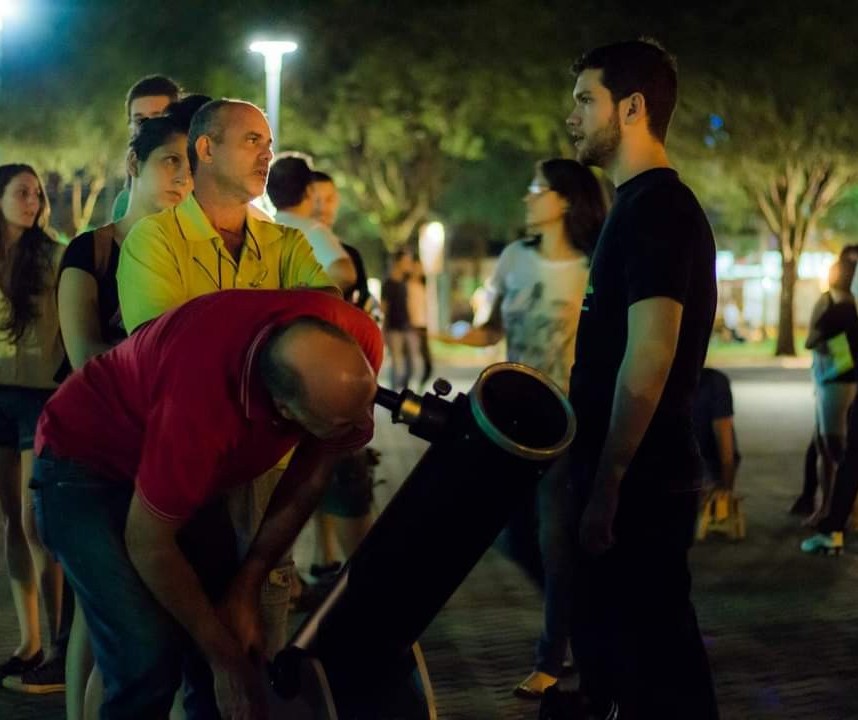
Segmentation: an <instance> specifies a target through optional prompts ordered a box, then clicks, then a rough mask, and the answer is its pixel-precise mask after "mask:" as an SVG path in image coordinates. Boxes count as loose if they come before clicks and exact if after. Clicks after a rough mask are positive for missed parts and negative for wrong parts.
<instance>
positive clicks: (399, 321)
mask: <svg viewBox="0 0 858 720" xmlns="http://www.w3.org/2000/svg"><path fill="white" fill-rule="evenodd" d="M381 299H382V300H383V301H384V302H385V303H387V310H386V311H385V314H384V329H385V330H407V329H408V327H409V323H408V286H407V285H406V284H405V282H402V281H400V280H393V279H391V278H388V279H387V280H385V281H384V283H383V284H382V286H381Z"/></svg>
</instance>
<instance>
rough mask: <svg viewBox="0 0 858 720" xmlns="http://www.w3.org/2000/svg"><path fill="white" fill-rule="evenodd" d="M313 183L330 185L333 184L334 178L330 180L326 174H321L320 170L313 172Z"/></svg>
mask: <svg viewBox="0 0 858 720" xmlns="http://www.w3.org/2000/svg"><path fill="white" fill-rule="evenodd" d="M313 182H314V183H317V182H329V183H331V185H333V184H334V178H332V177H331V176H330V175H328V173H326V172H322V171H321V170H313Z"/></svg>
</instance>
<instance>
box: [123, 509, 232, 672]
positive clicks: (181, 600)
mask: <svg viewBox="0 0 858 720" xmlns="http://www.w3.org/2000/svg"><path fill="white" fill-rule="evenodd" d="M179 529H180V525H179V524H178V523H176V522H170V521H166V520H163V519H161V518H159V517H158V516H157V515H155V514H154V513H153V512H152V511H151V510H149V508H148V507H147V506H146V504H145V502H144V501H143V500H142V499H141V497H140V495H139V494H138V493H137V492H135V493H134V496H133V498H132V499H131V507H130V508H129V510H128V519H127V521H126V525H125V544H126V546H127V548H128V556H129V558H130V559H131V562H132V564H133V565H134V567H135V568H136V570H137V572H138V573H139V574H140V577H141V578H142V579H143V582H144V583H145V584H146V586H147V587H148V588H149V589H150V590H151V591H152V594H153V595H154V596H155V598H156V599H157V600H158V602H160V603H161V604H162V605H163V606H164V607H165V608H166V609H167V610H168V611H169V612H170V614H171V615H172V616H173V617H175V618H176V620H178V621H179V623H180V624H181V625H182V627H184V628H185V629H186V630H187V631H188V633H189V634H190V636H191V637H192V638H193V639H194V642H195V643H196V644H197V645H198V646H199V648H200V649H201V650H202V652H203V654H204V655H205V656H206V658H208V659H209V661H210V662H211V661H213V660H216V659H218V658H225V657H232V656H237V655H240V654H241V648H240V646H239V644H238V642H237V640H236V639H235V638H234V637H233V636H232V635H231V634H230V633H229V631H228V630H227V628H226V626H225V625H224V624H223V623H222V622H221V621H220V620H219V619H218V616H217V613H216V612H215V609H214V606H213V605H212V604H211V603H210V602H209V600H208V598H207V597H206V594H205V592H204V591H203V588H202V585H201V584H200V581H199V578H198V577H197V574H196V573H195V572H194V570H193V568H192V567H191V565H190V563H189V562H188V560H187V559H186V558H185V556H184V554H183V553H182V551H181V550H180V549H179V546H178V544H177V543H176V533H177V532H178V531H179Z"/></svg>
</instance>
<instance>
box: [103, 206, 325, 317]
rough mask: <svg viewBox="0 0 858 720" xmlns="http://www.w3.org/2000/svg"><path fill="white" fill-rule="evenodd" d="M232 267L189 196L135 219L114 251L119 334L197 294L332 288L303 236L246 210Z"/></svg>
mask: <svg viewBox="0 0 858 720" xmlns="http://www.w3.org/2000/svg"><path fill="white" fill-rule="evenodd" d="M246 228H247V230H246V234H245V238H244V244H243V245H242V248H241V254H240V256H239V260H238V262H237V263H236V262H235V260H234V258H233V256H232V255H231V254H230V252H229V250H227V248H226V245H225V244H224V242H223V239H222V238H221V236H220V235H219V234H218V233H217V231H216V230H215V229H214V227H213V226H212V224H211V222H210V221H209V219H208V218H207V217H206V215H205V213H204V212H203V209H202V208H201V207H200V205H199V203H198V202H197V200H196V198H195V197H194V195H193V193H191V194H190V195H188V197H187V198H185V200H184V201H183V202H182V203H180V204H179V205H177V206H176V207H174V208H171V209H168V210H162V211H161V212H159V213H157V214H155V215H150V216H148V217H145V218H143V219H142V220H139V221H138V222H137V223H136V224H135V225H134V227H133V228H131V232H129V233H128V236H127V237H126V238H125V240H124V242H123V243H122V250H121V252H120V254H119V270H118V271H117V283H118V285H119V306H120V310H121V312H122V320H123V323H124V324H125V329H126V330H127V331H128V332H129V333H130V332H131V331H133V330H134V329H135V328H137V327H138V326H140V325H142V324H143V323H145V322H147V321H148V320H151V319H152V318H155V317H158V316H159V315H161V314H162V313H164V312H166V311H167V310H172V309H173V308H176V307H178V306H180V305H182V304H183V303H185V302H187V301H188V300H191V299H192V298H195V297H200V296H201V295H207V294H208V293H212V292H217V291H218V290H229V289H232V288H247V289H262V290H277V289H287V288H336V285H335V283H334V282H333V281H332V280H331V279H330V278H329V277H328V276H327V275H326V274H325V271H324V269H323V268H322V266H321V265H320V264H319V263H318V261H317V260H316V257H315V255H313V249H312V248H311V247H310V243H309V242H307V239H306V238H305V237H304V235H303V234H302V233H301V232H300V231H299V230H296V229H294V228H287V227H284V226H283V225H277V224H275V223H273V222H266V221H264V220H262V219H260V218H258V217H257V216H256V215H254V214H253V213H250V212H248V215H247V225H246Z"/></svg>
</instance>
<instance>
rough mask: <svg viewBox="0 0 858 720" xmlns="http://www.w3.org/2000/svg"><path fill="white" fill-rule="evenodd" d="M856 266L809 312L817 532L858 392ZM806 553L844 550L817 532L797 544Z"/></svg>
mask: <svg viewBox="0 0 858 720" xmlns="http://www.w3.org/2000/svg"><path fill="white" fill-rule="evenodd" d="M854 275H855V263H853V262H851V261H849V260H838V261H837V262H836V263H834V265H832V267H831V271H830V273H829V289H828V291H827V292H825V293H823V294H822V296H821V297H820V298H819V300H817V302H816V305H814V307H813V312H812V313H811V318H810V331H809V332H808V335H807V341H806V342H805V347H807V348H808V349H809V350H812V351H813V379H814V387H815V393H816V430H815V433H814V437H815V442H816V455H817V464H816V476H817V480H818V482H819V487H820V489H821V490H822V504H821V506H820V508H819V510H818V511H817V512H816V513H814V514H813V515H811V516H810V517H809V518H808V519H807V520H806V524H807V525H808V526H818V525H819V523H820V521H821V520H822V519H823V518H825V517H828V516H829V515H830V514H831V509H832V495H833V484H834V481H835V477H836V475H837V469H838V466H839V465H840V463H841V462H842V460H843V457H844V455H845V452H846V435H847V422H848V421H847V418H848V414H849V408H850V407H851V406H852V404H853V402H854V400H855V395H856V390H858V370H856V367H855V360H856V358H858V311H856V308H855V298H854V297H853V295H852V293H851V292H850V286H851V283H852V279H853V277H854ZM801 549H802V550H803V551H804V552H808V553H815V552H832V551H834V552H838V551H840V550H842V549H843V533H842V531H839V530H832V531H828V532H819V533H817V534H816V535H814V536H813V537H810V538H808V539H807V540H805V541H804V542H802V544H801Z"/></svg>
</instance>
